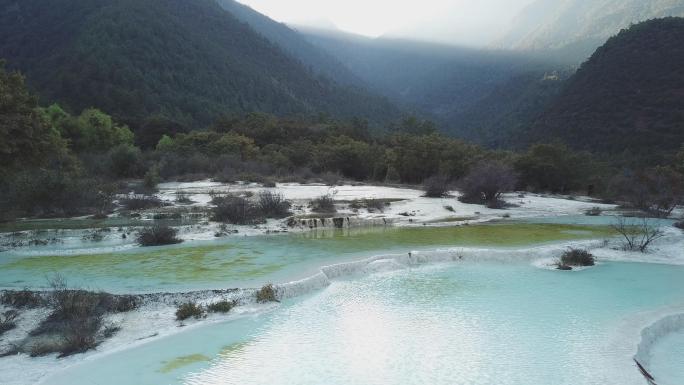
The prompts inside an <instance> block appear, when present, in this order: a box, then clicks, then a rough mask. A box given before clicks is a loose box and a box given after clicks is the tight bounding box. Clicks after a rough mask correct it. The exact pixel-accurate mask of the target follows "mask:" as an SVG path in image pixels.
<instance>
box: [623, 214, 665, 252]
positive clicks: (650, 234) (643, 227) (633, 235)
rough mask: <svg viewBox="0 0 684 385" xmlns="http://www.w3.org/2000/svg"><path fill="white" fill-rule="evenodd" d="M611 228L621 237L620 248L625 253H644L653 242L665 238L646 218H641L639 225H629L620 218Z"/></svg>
mask: <svg viewBox="0 0 684 385" xmlns="http://www.w3.org/2000/svg"><path fill="white" fill-rule="evenodd" d="M612 227H613V229H614V230H615V231H617V232H618V233H619V234H620V235H621V236H622V239H623V242H622V248H623V250H626V251H639V252H642V253H645V252H646V251H647V249H648V248H649V246H651V244H652V243H653V242H655V241H656V240H658V239H660V238H662V237H664V236H665V233H664V232H663V231H662V230H661V228H660V226H659V225H658V224H654V223H652V222H649V221H648V219H646V218H641V221H639V223H633V224H630V223H629V222H628V221H627V220H626V219H625V218H622V217H621V218H618V219H617V220H616V222H615V223H614V224H613V225H612Z"/></svg>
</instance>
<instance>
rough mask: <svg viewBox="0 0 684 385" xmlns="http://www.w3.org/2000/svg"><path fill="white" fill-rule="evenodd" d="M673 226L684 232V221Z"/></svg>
mask: <svg viewBox="0 0 684 385" xmlns="http://www.w3.org/2000/svg"><path fill="white" fill-rule="evenodd" d="M672 226H674V227H676V228H678V229H680V230H684V221H680V222H675V223H674V224H673V225H672Z"/></svg>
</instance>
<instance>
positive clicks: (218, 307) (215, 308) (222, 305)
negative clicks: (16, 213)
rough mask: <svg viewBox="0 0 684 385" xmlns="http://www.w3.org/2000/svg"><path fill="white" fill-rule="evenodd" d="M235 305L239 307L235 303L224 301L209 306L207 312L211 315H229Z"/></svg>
mask: <svg viewBox="0 0 684 385" xmlns="http://www.w3.org/2000/svg"><path fill="white" fill-rule="evenodd" d="M235 305H237V304H236V302H235V301H228V300H223V301H219V302H214V303H212V304H209V306H207V310H208V311H209V312H211V313H228V312H229V311H231V310H232V309H233V308H234V307H235Z"/></svg>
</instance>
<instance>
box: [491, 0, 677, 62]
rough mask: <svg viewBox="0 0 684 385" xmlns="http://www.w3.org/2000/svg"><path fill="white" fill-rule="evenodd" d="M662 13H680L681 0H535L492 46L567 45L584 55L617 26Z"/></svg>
mask: <svg viewBox="0 0 684 385" xmlns="http://www.w3.org/2000/svg"><path fill="white" fill-rule="evenodd" d="M665 16H684V0H537V1H535V2H534V3H532V4H530V5H529V6H527V7H526V8H525V9H524V10H523V11H522V12H521V13H520V14H519V15H518V17H517V18H516V20H515V21H514V23H513V26H512V27H511V29H510V30H509V32H508V33H507V34H506V35H505V36H504V37H503V38H501V39H500V40H499V41H498V42H497V43H496V44H495V46H497V47H502V48H510V49H522V50H553V49H563V48H566V47H571V48H572V49H573V50H575V51H576V52H578V53H582V54H585V56H584V57H586V56H589V54H590V53H591V52H593V50H594V49H596V48H597V47H598V46H600V45H601V44H603V43H604V42H605V41H606V40H607V39H608V38H609V37H611V36H613V35H615V34H616V33H618V32H619V31H620V30H621V29H623V28H627V27H629V26H630V25H631V24H633V23H638V22H641V21H645V20H649V19H653V18H661V17H665ZM584 57H582V58H581V59H583V58H584Z"/></svg>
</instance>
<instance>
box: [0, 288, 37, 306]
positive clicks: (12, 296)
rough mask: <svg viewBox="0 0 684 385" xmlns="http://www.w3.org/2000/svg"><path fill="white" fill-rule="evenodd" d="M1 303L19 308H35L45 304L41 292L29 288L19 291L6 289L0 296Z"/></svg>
mask: <svg viewBox="0 0 684 385" xmlns="http://www.w3.org/2000/svg"><path fill="white" fill-rule="evenodd" d="M0 303H2V304H3V305H7V306H11V307H14V308H17V309H33V308H36V307H39V306H41V305H43V303H44V300H43V297H41V296H40V294H37V293H35V292H32V291H31V290H29V289H24V290H18V291H9V290H8V291H5V292H3V293H2V296H0Z"/></svg>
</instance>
